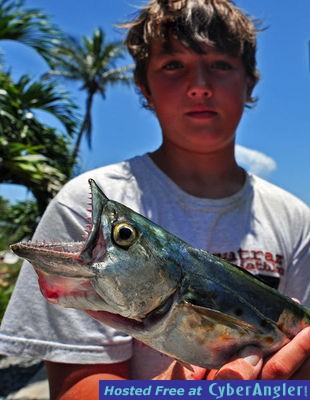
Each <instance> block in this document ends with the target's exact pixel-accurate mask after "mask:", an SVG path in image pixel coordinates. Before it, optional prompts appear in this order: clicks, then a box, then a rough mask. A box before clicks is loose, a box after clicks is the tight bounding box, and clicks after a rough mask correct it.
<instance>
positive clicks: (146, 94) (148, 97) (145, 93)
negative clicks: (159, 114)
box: [138, 84, 153, 107]
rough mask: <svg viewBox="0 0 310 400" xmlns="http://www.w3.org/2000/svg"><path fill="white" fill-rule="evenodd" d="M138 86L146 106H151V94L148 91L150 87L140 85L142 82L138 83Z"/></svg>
mask: <svg viewBox="0 0 310 400" xmlns="http://www.w3.org/2000/svg"><path fill="white" fill-rule="evenodd" d="M138 86H139V89H140V91H141V93H142V94H143V96H144V97H145V99H146V101H147V104H148V106H149V107H152V106H153V101H152V94H151V92H150V89H149V88H148V87H147V86H145V85H142V84H139V85H138Z"/></svg>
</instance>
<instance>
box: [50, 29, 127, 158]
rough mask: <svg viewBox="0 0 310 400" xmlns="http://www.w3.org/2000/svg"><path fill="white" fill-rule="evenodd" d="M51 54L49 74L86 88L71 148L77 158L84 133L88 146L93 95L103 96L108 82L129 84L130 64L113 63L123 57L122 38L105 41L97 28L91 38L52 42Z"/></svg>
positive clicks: (71, 38) (70, 38) (90, 132)
mask: <svg viewBox="0 0 310 400" xmlns="http://www.w3.org/2000/svg"><path fill="white" fill-rule="evenodd" d="M51 54H52V55H53V57H52V59H51V62H50V65H51V66H52V70H51V71H50V72H49V74H53V75H56V76H61V77H64V78H66V79H69V80H72V81H76V82H78V83H79V84H80V89H81V90H83V91H85V92H86V103H85V112H84V118H83V121H82V123H81V126H80V129H79V132H78V135H77V140H76V144H75V147H74V150H73V158H74V159H76V157H77V155H78V151H79V147H80V143H81V140H82V137H83V136H84V135H86V138H87V142H88V145H89V147H91V135H92V116H91V111H92V106H93V100H94V96H95V95H96V94H99V95H101V96H102V97H103V98H105V95H106V89H107V86H111V85H112V86H113V85H115V84H119V83H121V84H125V85H128V84H130V83H131V82H132V75H131V74H130V73H129V72H130V71H131V70H132V67H131V66H123V67H117V66H116V63H117V61H119V60H120V59H122V58H124V55H125V52H124V48H123V46H122V44H121V42H107V41H106V38H105V34H104V32H103V30H102V29H100V28H98V29H95V31H94V33H93V36H92V37H90V38H88V37H86V36H83V37H82V39H81V41H79V40H77V39H76V38H73V37H68V38H67V40H66V41H65V42H64V43H63V44H61V45H58V46H55V48H54V49H52V51H51Z"/></svg>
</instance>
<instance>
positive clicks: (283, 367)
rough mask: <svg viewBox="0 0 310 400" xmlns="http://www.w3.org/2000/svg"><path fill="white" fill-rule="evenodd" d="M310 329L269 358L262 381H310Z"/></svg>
mask: <svg viewBox="0 0 310 400" xmlns="http://www.w3.org/2000/svg"><path fill="white" fill-rule="evenodd" d="M309 358H310V327H308V328H305V329H303V330H302V331H301V332H299V333H298V335H296V336H295V337H294V339H292V340H291V341H290V342H289V343H288V344H287V345H285V346H284V347H282V349H280V350H279V351H278V352H277V353H276V354H274V355H273V356H272V357H270V358H269V360H268V361H267V362H266V364H265V366H264V368H263V370H262V379H292V378H293V379H310V369H309Z"/></svg>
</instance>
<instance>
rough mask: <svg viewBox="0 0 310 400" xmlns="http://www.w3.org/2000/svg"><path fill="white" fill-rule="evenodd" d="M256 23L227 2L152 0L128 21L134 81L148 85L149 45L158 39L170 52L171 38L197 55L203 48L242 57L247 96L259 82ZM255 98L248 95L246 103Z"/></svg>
mask: <svg viewBox="0 0 310 400" xmlns="http://www.w3.org/2000/svg"><path fill="white" fill-rule="evenodd" d="M257 26H258V22H257V21H256V22H255V21H254V20H253V19H251V18H249V17H248V16H247V15H246V14H245V13H243V12H242V11H241V10H240V9H239V8H238V7H236V6H235V4H234V3H233V2H232V1H230V0H151V1H150V2H149V3H148V4H147V5H145V6H144V7H142V9H141V11H140V12H139V14H138V15H137V17H136V18H135V19H133V20H132V21H131V22H129V23H126V24H123V25H122V27H123V28H126V29H128V33H127V37H126V40H125V44H126V46H127V48H128V50H129V52H130V54H131V56H132V57H133V59H134V61H135V71H134V76H135V82H136V84H137V85H138V86H143V87H145V88H147V87H148V85H147V78H146V72H147V64H148V58H149V56H150V52H151V48H152V42H153V40H154V39H160V40H162V42H163V46H164V47H167V49H169V38H171V36H173V37H175V38H177V39H178V40H180V41H181V42H182V43H183V44H184V45H185V46H187V47H189V48H191V49H192V50H194V51H196V52H197V53H203V46H204V45H206V44H207V45H211V46H214V47H216V49H218V50H219V51H223V52H225V53H228V54H230V55H233V56H241V59H242V61H243V64H244V67H245V70H246V74H247V76H248V78H249V82H250V87H249V93H250V94H251V93H252V90H253V88H254V86H255V85H256V83H257V82H258V80H259V72H258V70H257V68H256V33H257V32H258V30H259V29H258V28H257ZM255 101H256V99H255V98H253V97H250V96H249V102H248V103H254V102H255Z"/></svg>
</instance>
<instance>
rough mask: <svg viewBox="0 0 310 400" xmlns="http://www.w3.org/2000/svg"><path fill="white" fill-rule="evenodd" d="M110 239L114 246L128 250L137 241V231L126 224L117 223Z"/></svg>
mask: <svg viewBox="0 0 310 400" xmlns="http://www.w3.org/2000/svg"><path fill="white" fill-rule="evenodd" d="M112 237H113V241H114V243H115V244H117V245H118V246H120V247H123V248H128V247H130V246H131V245H132V244H133V243H134V242H135V241H136V240H137V231H136V230H135V228H134V227H132V226H131V225H129V224H128V223H127V222H119V223H118V224H116V225H115V226H114V227H113V235H112Z"/></svg>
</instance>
